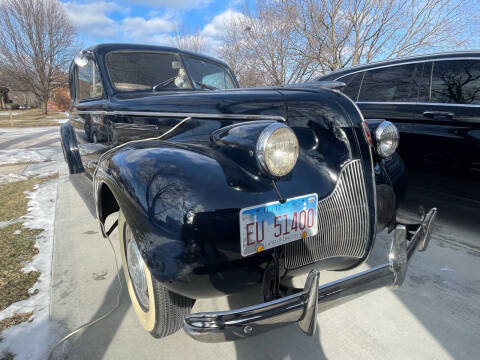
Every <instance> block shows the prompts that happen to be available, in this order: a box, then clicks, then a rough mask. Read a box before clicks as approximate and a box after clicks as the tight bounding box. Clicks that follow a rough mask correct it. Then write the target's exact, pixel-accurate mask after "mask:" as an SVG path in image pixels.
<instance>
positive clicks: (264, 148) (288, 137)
mask: <svg viewBox="0 0 480 360" xmlns="http://www.w3.org/2000/svg"><path fill="white" fill-rule="evenodd" d="M256 155H257V161H258V164H259V166H260V168H261V169H262V170H263V171H264V172H265V173H266V174H267V175H270V176H272V177H281V176H284V175H287V174H288V173H289V172H290V171H292V169H293V167H294V166H295V164H296V163H297V158H298V140H297V137H296V136H295V133H294V132H293V130H292V129H291V128H289V127H288V126H287V125H284V124H279V123H274V124H271V125H268V126H267V127H266V128H265V129H263V131H262V132H261V133H260V136H259V137H258V141H257V146H256Z"/></svg>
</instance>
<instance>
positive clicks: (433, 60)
mask: <svg viewBox="0 0 480 360" xmlns="http://www.w3.org/2000/svg"><path fill="white" fill-rule="evenodd" d="M408 59H409V58H406V59H405V61H402V62H399V63H396V64H391V62H394V61H397V60H400V59H391V60H387V61H385V62H383V61H382V62H376V63H371V64H361V65H356V66H359V67H360V66H361V67H363V69H359V70H356V71H351V72H350V71H349V72H348V73H342V74H340V75H339V76H338V77H337V78H335V79H334V80H335V81H339V80H340V79H341V78H343V77H345V76H348V75H352V74H356V73H359V72H362V71H370V70H375V69H382V68H386V67H392V66H400V65H409V64H420V63H426V62H437V61H452V60H480V57H479V56H465V57H452V58H440V59H434V58H430V59H423V60H408ZM375 64H379V65H378V66H374V65H375ZM381 64H384V65H381ZM370 65H372V67H369V66H370ZM356 66H354V67H352V68H351V69H354V68H356ZM336 71H338V72H344V71H348V70H345V69H340V70H335V72H336ZM333 73H334V72H333V71H332V73H329V74H326V75H325V76H327V75H332V74H333Z"/></svg>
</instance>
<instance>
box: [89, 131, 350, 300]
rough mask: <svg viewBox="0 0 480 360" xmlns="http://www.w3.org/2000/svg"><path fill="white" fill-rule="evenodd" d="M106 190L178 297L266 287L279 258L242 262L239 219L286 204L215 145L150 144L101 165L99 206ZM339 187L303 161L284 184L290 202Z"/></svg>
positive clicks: (139, 144) (111, 154) (256, 257)
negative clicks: (252, 209) (258, 208)
mask: <svg viewBox="0 0 480 360" xmlns="http://www.w3.org/2000/svg"><path fill="white" fill-rule="evenodd" d="M296 179H297V180H296ZM298 179H301V186H299V184H300V183H299V180H298ZM105 185H106V186H108V187H109V188H110V189H111V191H112V193H113V194H114V196H115V198H116V200H117V201H118V204H119V206H120V208H121V209H122V211H123V212H124V214H125V218H126V220H127V223H128V224H129V226H130V227H131V228H132V231H133V233H134V235H135V238H136V239H137V241H138V245H139V248H140V249H141V251H142V254H143V257H144V260H145V262H146V264H147V265H148V267H149V268H150V270H151V272H152V274H153V275H154V276H155V277H156V278H157V279H158V280H159V281H161V282H162V283H163V284H165V286H167V287H168V288H170V289H171V290H172V291H175V292H177V293H180V294H182V295H185V296H189V297H192V298H201V297H210V296H215V295H225V294H231V293H233V292H237V291H242V290H245V289H247V288H251V287H252V286H255V285H257V284H260V283H261V281H262V276H263V272H264V270H265V268H266V266H267V264H268V263H269V262H270V261H272V252H273V250H266V251H263V252H262V253H260V254H255V255H253V256H249V257H242V256H241V252H240V229H239V211H240V209H241V208H244V207H249V206H253V205H259V204H263V203H267V202H271V201H276V200H278V197H277V195H276V193H275V191H274V189H273V185H272V182H271V180H268V179H260V178H258V177H256V176H254V175H252V174H250V173H248V172H247V170H245V169H243V168H242V167H240V166H239V165H238V164H237V163H235V161H234V160H232V159H230V158H229V157H227V156H224V155H223V154H222V153H221V152H219V151H216V150H215V149H212V148H210V146H209V145H208V144H207V143H203V144H181V143H169V142H165V141H159V140H148V141H142V142H136V143H134V144H130V145H127V146H124V147H122V148H120V149H118V150H115V151H111V152H109V153H107V154H106V155H105V156H104V157H103V158H102V159H101V160H100V162H99V166H98V169H97V172H96V174H95V188H96V189H97V199H98V198H99V195H98V194H99V192H100V191H101V187H102V186H105ZM334 186H335V181H334V180H333V179H332V177H331V176H330V174H329V173H328V171H327V170H325V168H323V167H319V166H317V164H315V163H312V162H311V161H309V160H308V159H304V158H302V157H301V158H300V159H299V161H298V163H297V166H296V167H295V169H294V171H293V172H292V173H291V174H290V175H289V176H287V177H285V179H284V180H282V181H279V183H278V187H279V189H280V191H281V193H282V195H283V196H285V197H294V196H299V195H303V194H308V193H317V194H318V195H319V197H320V198H323V197H325V196H327V195H328V194H329V193H330V192H331V191H332V190H333V188H334ZM98 206H101V204H99V205H98ZM119 231H122V229H119ZM355 261H358V259H352V262H355Z"/></svg>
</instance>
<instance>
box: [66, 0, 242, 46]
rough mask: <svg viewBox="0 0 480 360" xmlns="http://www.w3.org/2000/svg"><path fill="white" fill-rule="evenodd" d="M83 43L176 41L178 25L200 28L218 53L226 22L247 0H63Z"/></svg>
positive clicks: (208, 42) (209, 44)
mask: <svg viewBox="0 0 480 360" xmlns="http://www.w3.org/2000/svg"><path fill="white" fill-rule="evenodd" d="M62 3H63V4H64V6H65V9H66V10H67V12H68V14H69V15H70V17H71V19H72V21H73V23H74V25H75V26H76V28H77V32H78V35H79V39H80V42H81V45H82V47H83V46H89V45H93V44H97V43H100V42H134V43H150V44H160V45H173V43H172V42H171V41H172V40H171V36H172V32H173V31H174V29H175V27H176V26H177V27H178V28H182V27H184V28H186V29H190V30H191V31H195V30H199V31H201V33H202V35H203V36H204V37H205V38H206V40H207V45H208V50H207V52H208V53H210V54H211V55H215V49H216V47H217V46H218V41H219V38H220V37H221V35H222V30H223V29H222V24H223V23H224V22H225V21H228V19H229V18H231V17H235V16H237V15H238V12H239V11H240V9H241V8H242V6H243V0H224V1H222V0H121V1H109V0H104V1H91V0H90V1H88V0H87V1H84V0H79V1H62Z"/></svg>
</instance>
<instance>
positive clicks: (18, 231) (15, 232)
mask: <svg viewBox="0 0 480 360" xmlns="http://www.w3.org/2000/svg"><path fill="white" fill-rule="evenodd" d="M13 233H14V234H15V235H20V234H21V233H22V230H15V231H14V232H13Z"/></svg>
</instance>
